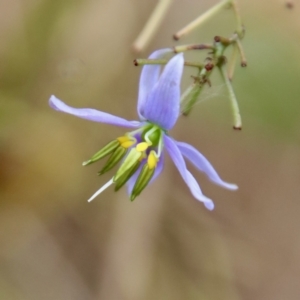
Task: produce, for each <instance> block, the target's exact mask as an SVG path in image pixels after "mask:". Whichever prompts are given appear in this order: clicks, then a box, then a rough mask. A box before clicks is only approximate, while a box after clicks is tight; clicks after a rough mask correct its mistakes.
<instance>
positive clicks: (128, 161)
mask: <svg viewBox="0 0 300 300" xmlns="http://www.w3.org/2000/svg"><path fill="white" fill-rule="evenodd" d="M141 155H142V153H141V152H140V151H137V150H136V148H132V149H131V150H130V152H129V154H128V155H127V157H126V158H125V160H124V161H123V163H122V165H121V166H120V168H119V170H118V171H117V173H116V175H115V176H114V182H117V181H118V180H119V178H120V177H121V176H123V174H125V172H126V171H127V170H129V169H131V168H132V166H133V165H135V163H136V162H137V161H138V160H139V159H140V157H141Z"/></svg>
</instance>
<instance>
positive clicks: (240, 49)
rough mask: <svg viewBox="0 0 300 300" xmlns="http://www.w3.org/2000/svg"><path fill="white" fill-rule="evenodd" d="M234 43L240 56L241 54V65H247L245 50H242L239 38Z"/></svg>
mask: <svg viewBox="0 0 300 300" xmlns="http://www.w3.org/2000/svg"><path fill="white" fill-rule="evenodd" d="M236 45H237V48H238V50H239V52H240V56H241V66H242V67H247V60H246V56H245V52H244V49H243V46H242V43H241V41H240V39H237V40H236Z"/></svg>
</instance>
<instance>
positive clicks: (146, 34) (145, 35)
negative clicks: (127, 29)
mask: <svg viewBox="0 0 300 300" xmlns="http://www.w3.org/2000/svg"><path fill="white" fill-rule="evenodd" d="M172 1H173V0H159V1H158V3H157V4H156V7H155V9H154V10H153V12H152V14H151V16H150V17H149V19H148V21H147V23H146V25H145V26H144V28H143V30H142V31H141V33H140V34H139V36H138V37H137V39H136V40H135V41H134V43H133V50H134V51H135V52H141V51H143V49H145V47H146V46H147V45H148V44H149V42H150V41H151V39H152V38H153V36H154V35H155V33H156V32H157V29H158V28H159V25H160V24H161V22H162V20H163V18H164V16H165V15H166V13H167V11H168V8H169V7H170V5H171V3H172Z"/></svg>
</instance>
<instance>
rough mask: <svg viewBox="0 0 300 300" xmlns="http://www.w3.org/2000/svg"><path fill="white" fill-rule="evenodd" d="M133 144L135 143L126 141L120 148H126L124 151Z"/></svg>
mask: <svg viewBox="0 0 300 300" xmlns="http://www.w3.org/2000/svg"><path fill="white" fill-rule="evenodd" d="M135 142H136V141H126V142H123V143H121V146H122V147H123V148H126V149H127V148H129V147H131V146H132V145H134V144H135Z"/></svg>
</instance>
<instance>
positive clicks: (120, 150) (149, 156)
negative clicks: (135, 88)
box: [49, 49, 237, 210]
mask: <svg viewBox="0 0 300 300" xmlns="http://www.w3.org/2000/svg"><path fill="white" fill-rule="evenodd" d="M168 52H170V49H162V50H158V51H155V52H154V53H152V55H151V56H150V57H149V58H150V59H157V58H160V57H161V56H162V55H164V54H165V53H168ZM183 64H184V59H183V54H177V55H176V56H174V57H173V58H172V59H171V60H170V61H169V62H168V63H167V64H166V66H165V67H164V70H163V71H162V72H161V66H160V65H146V66H144V67H143V70H142V73H141V77H140V84H139V95H138V103H137V112H138V116H139V121H128V120H125V119H123V118H120V117H117V116H114V115H111V114H108V113H105V112H102V111H98V110H95V109H91V108H73V107H70V106H68V105H66V104H65V103H63V102H62V101H61V100H59V99H58V98H56V97H55V96H51V98H50V100H49V103H50V106H51V107H52V108H53V109H55V110H58V111H62V112H65V113H69V114H72V115H75V116H77V117H80V118H83V119H87V120H91V121H95V122H101V123H106V124H111V125H116V126H120V127H127V128H131V131H128V132H126V133H125V134H124V135H122V136H119V137H117V138H116V139H114V140H112V141H111V142H110V143H108V144H107V145H106V146H105V147H103V148H102V149H101V150H100V151H99V152H97V153H96V154H95V155H93V156H92V157H91V158H90V159H89V160H87V161H86V162H84V163H83V165H88V164H91V163H94V162H95V161H98V160H99V159H102V158H103V157H106V156H108V160H107V161H106V163H105V165H104V167H103V168H102V170H101V171H100V172H99V174H103V173H105V172H107V171H109V170H110V169H112V168H113V167H115V166H116V165H118V169H117V171H116V173H115V175H114V176H113V177H112V178H111V179H110V180H109V181H108V182H107V183H106V184H105V185H104V186H102V187H101V188H100V189H99V190H98V191H97V192H96V193H95V194H94V195H93V196H92V197H91V198H90V199H89V200H88V201H92V200H93V199H94V198H95V197H96V196H98V195H99V194H100V193H101V192H102V191H104V190H105V189H106V188H107V187H109V186H110V185H112V184H114V186H115V190H119V189H120V188H121V187H122V186H123V185H124V184H127V186H128V193H129V195H130V199H131V200H134V199H135V198H136V197H137V196H138V195H139V194H140V193H141V192H142V191H143V190H144V188H145V187H146V186H147V185H148V184H149V183H150V182H151V181H154V180H155V179H156V178H157V177H158V176H159V175H160V173H161V171H162V169H163V164H164V155H165V150H166V152H168V154H169V156H170V157H171V159H172V160H173V162H174V164H175V166H176V168H177V169H178V171H179V173H180V175H181V176H182V178H183V180H184V181H185V183H186V184H187V186H188V187H189V189H190V191H191V193H192V194H193V196H194V197H195V198H196V199H197V200H199V201H202V202H203V203H204V205H205V206H206V208H208V209H210V210H211V209H213V208H214V204H213V202H212V200H211V199H209V198H207V197H206V196H204V195H203V193H202V191H201V189H200V187H199V185H198V183H197V181H196V179H195V178H194V176H193V175H192V174H191V172H190V171H189V170H188V169H187V167H186V163H185V160H184V159H187V160H188V161H190V162H191V163H192V164H193V165H194V166H195V167H196V168H197V169H198V170H200V171H202V172H204V173H205V174H206V175H207V176H208V178H209V179H210V180H211V181H212V182H214V183H215V184H217V185H220V186H222V187H224V188H227V189H230V190H236V189H237V186H236V185H235V184H230V183H226V182H224V181H223V180H222V179H221V178H220V177H219V175H218V174H217V172H216V171H215V169H214V168H213V167H212V165H211V164H210V163H209V161H208V160H207V159H206V158H205V157H204V156H203V155H202V154H201V153H199V152H198V151H197V150H196V149H195V148H194V147H193V146H191V145H189V144H187V143H184V142H178V141H176V140H174V139H173V138H172V137H170V136H169V133H168V131H169V130H170V129H172V128H173V126H174V125H175V123H176V121H177V119H178V117H179V115H180V81H181V76H182V72H183Z"/></svg>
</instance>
